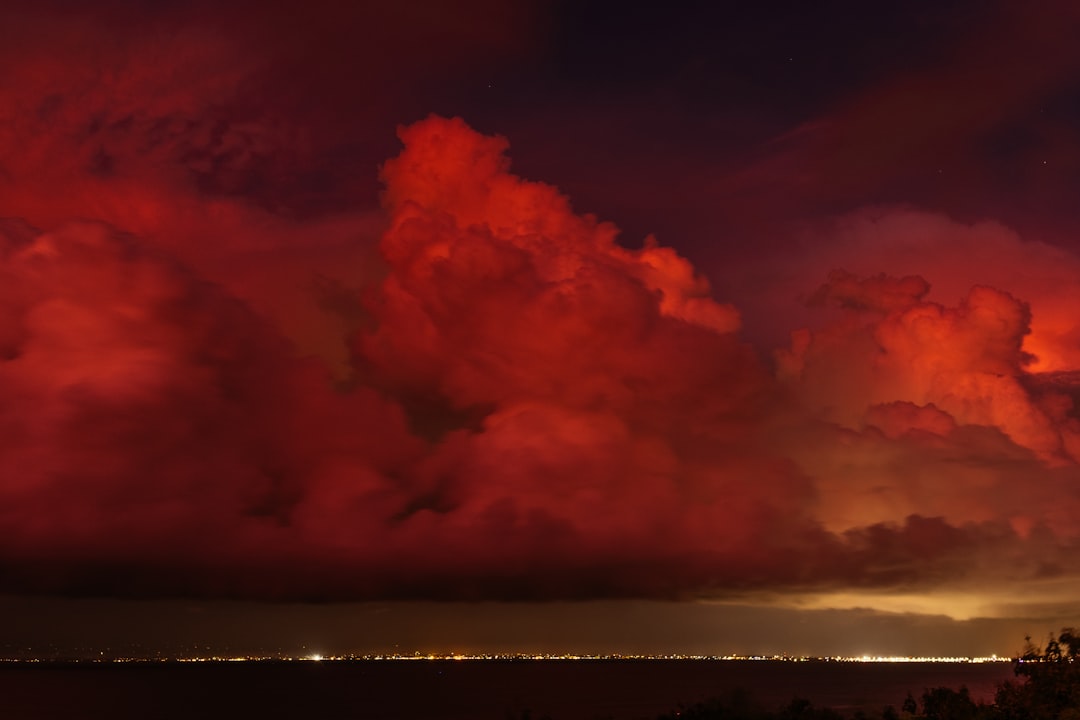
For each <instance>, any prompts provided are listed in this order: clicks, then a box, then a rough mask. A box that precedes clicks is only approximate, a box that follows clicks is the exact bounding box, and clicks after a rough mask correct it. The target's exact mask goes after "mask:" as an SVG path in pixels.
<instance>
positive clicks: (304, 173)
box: [0, 8, 1080, 612]
mask: <svg viewBox="0 0 1080 720" xmlns="http://www.w3.org/2000/svg"><path fill="white" fill-rule="evenodd" d="M193 12H196V13H197V12H200V11H198V10H195V11H193ZM365 12H367V11H365ZM387 12H390V11H389V10H387ZM523 12H524V11H523ZM420 15H421V16H422V17H421V19H419V20H417V19H410V18H406V19H405V20H402V22H403V23H405V22H406V20H407V21H408V22H416V23H419V27H420V30H423V28H424V27H427V28H428V30H431V28H433V27H441V25H440V22H441V21H439V18H438V17H435V15H437V12H436V9H434V8H427V9H426V10H425V12H423V13H421V14H420ZM65 17H67V18H68V19H67V20H66V21H63V22H59V21H58V22H52V21H53V20H55V19H56V18H55V17H53V16H52V15H47V14H46V15H41V16H39V15H35V14H34V13H30V12H27V13H24V14H21V15H19V16H18V17H17V18H16V17H15V16H12V18H13V19H12V23H11V24H9V25H8V27H9V28H11V27H13V28H16V29H18V30H19V32H17V33H16V32H13V31H10V30H9V31H8V32H7V33H6V35H11V38H9V39H11V40H12V42H10V43H7V44H6V45H4V47H3V49H2V50H0V59H5V58H6V59H7V60H9V61H10V62H9V63H5V65H10V66H11V68H12V72H11V75H10V82H8V83H6V84H5V85H4V87H3V88H0V107H2V108H3V110H0V216H2V217H3V219H2V220H0V537H2V538H3V540H0V570H2V572H0V589H3V590H5V591H9V592H29V591H50V592H60V593H110V594H131V595H191V594H194V595H205V596H219V595H226V596H233V597H246V598H275V599H312V598H315V599H366V598H402V597H410V598H423V599H428V598H459V599H460V598H471V599H479V598H491V599H507V598H512V599H534V600H549V599H557V598H558V599H566V598H575V599H576V598H598V597H627V596H629V597H655V598H661V597H662V598H680V597H733V596H746V595H754V596H756V597H760V596H762V595H763V594H771V593H779V594H780V595H782V596H785V597H795V596H796V595H797V594H798V593H803V592H813V593H816V594H818V595H820V596H827V595H829V594H830V593H833V594H843V593H853V592H859V593H864V594H865V595H864V596H866V595H872V594H873V593H875V592H884V591H899V590H902V591H904V592H909V593H918V592H922V591H923V590H928V589H947V590H949V591H950V592H951V593H953V594H954V595H956V594H963V593H969V594H971V593H987V594H989V595H992V596H993V597H995V598H998V601H999V602H1000V603H1002V604H1007V603H1008V602H1010V601H1011V600H1014V599H1015V598H1016V597H1017V595H1016V594H1015V593H1014V591H1013V590H1012V588H1014V587H1016V586H1018V584H1021V583H1030V582H1041V583H1046V584H1047V586H1050V585H1053V586H1054V587H1058V588H1064V589H1061V590H1058V591H1054V592H1059V593H1061V594H1064V593H1066V592H1067V591H1068V590H1067V589H1068V588H1069V587H1071V585H1070V583H1072V582H1073V580H1074V579H1075V578H1076V577H1077V576H1078V572H1080V568H1078V567H1077V562H1076V561H1075V560H1074V559H1073V558H1074V556H1075V544H1076V542H1077V525H1076V522H1075V518H1076V516H1077V511H1078V510H1080V491H1078V490H1077V488H1080V473H1078V459H1080V416H1078V412H1077V409H1076V402H1077V400H1078V399H1080V379H1078V376H1077V371H1078V370H1080V353H1078V351H1077V347H1078V345H1077V343H1076V338H1077V337H1078V336H1080V334H1078V333H1080V330H1078V328H1077V325H1076V321H1075V315H1074V313H1073V312H1072V308H1073V307H1075V304H1076V302H1075V301H1076V299H1077V298H1078V297H1080V284H1078V283H1077V282H1076V280H1075V278H1076V277H1080V275H1077V273H1076V271H1077V270H1078V269H1080V259H1078V258H1077V257H1076V256H1075V255H1073V254H1071V253H1069V252H1067V251H1065V250H1062V249H1059V248H1055V247H1052V246H1050V245H1046V244H1042V243H1039V242H1036V241H1031V240H1026V239H1022V238H1020V237H1019V236H1017V235H1016V233H1014V232H1012V231H1011V230H1009V229H1008V228H1006V227H1004V226H1002V225H1000V224H997V223H994V222H990V221H987V222H982V223H976V224H973V225H966V224H961V223H958V222H956V221H954V220H952V219H950V218H948V217H945V216H943V215H940V214H935V213H930V212H926V211H922V210H918V209H913V208H901V207H892V206H889V207H872V208H863V209H861V210H857V211H853V212H849V213H846V214H841V215H838V216H835V217H831V218H830V219H828V220H827V221H822V222H819V223H817V224H815V225H813V226H808V227H806V228H804V237H803V238H802V242H803V245H804V246H805V247H809V248H812V252H802V253H793V254H791V256H790V257H791V259H789V260H787V261H785V262H782V263H779V265H778V269H777V271H776V272H774V273H772V274H771V275H767V276H765V275H763V277H765V278H766V279H765V280H763V281H761V282H760V283H758V284H757V285H755V287H753V288H752V291H751V292H749V293H748V294H747V297H748V298H749V300H748V302H749V304H750V305H752V306H753V308H754V312H751V313H743V312H740V309H739V307H737V305H738V303H739V301H738V300H736V301H726V300H722V299H719V298H718V297H717V294H716V293H714V291H713V289H712V288H711V287H710V283H709V281H708V279H707V278H706V275H705V273H703V272H701V271H700V270H699V269H698V268H695V267H694V265H693V264H692V263H691V262H690V261H689V260H688V259H687V258H686V257H684V256H683V255H680V253H679V252H677V251H676V250H675V249H674V248H672V247H670V246H668V245H664V244H661V241H660V240H657V239H654V238H652V237H649V238H647V239H646V240H645V241H644V242H643V243H641V244H640V245H638V244H635V243H632V242H627V241H624V240H623V239H621V238H620V237H619V235H618V229H617V228H616V227H615V226H614V225H613V224H611V223H609V222H606V221H603V220H601V219H598V218H596V217H594V216H592V215H589V214H584V213H580V212H577V211H576V210H575V209H574V207H573V205H572V204H571V200H570V199H569V198H568V197H566V196H565V195H563V194H562V193H560V191H559V190H558V189H556V188H555V187H552V186H551V185H547V184H544V183H541V182H534V181H530V180H527V179H523V178H521V177H518V176H516V175H515V174H513V173H512V172H511V171H510V164H509V159H508V157H507V151H508V147H509V145H508V142H507V140H506V139H504V138H501V137H497V136H489V135H485V134H483V133H479V132H476V131H474V130H473V129H472V128H470V127H469V126H468V125H467V124H466V123H465V122H464V121H462V120H461V119H448V118H444V117H439V116H430V117H428V118H427V119H425V120H422V121H420V122H415V123H412V124H409V125H405V126H403V127H401V128H400V129H399V138H400V140H401V144H402V148H401V149H400V151H399V152H398V154H397V155H396V156H395V157H391V158H390V159H386V161H385V163H384V164H383V165H382V168H381V175H380V177H381V182H382V195H381V205H380V206H379V207H375V206H374V205H373V204H372V203H370V202H369V201H368V199H367V197H366V196H365V195H364V194H363V192H362V189H363V187H364V183H365V182H367V181H366V180H359V179H357V178H355V177H352V176H351V175H350V173H353V174H355V172H356V170H355V167H356V165H355V163H358V162H359V160H360V159H363V158H365V157H367V155H368V154H370V153H371V152H372V151H371V150H370V149H366V150H363V151H361V150H358V149H357V147H356V145H357V144H358V143H360V144H362V142H361V141H366V138H367V135H365V134H364V133H367V134H372V133H376V132H377V133H380V134H385V135H386V138H385V139H380V140H379V141H378V142H375V141H372V142H373V143H374V145H376V146H379V147H382V144H387V145H388V144H389V136H390V133H389V132H385V128H384V127H383V126H381V125H379V126H378V130H377V131H376V130H373V129H371V128H364V127H360V128H356V129H353V130H352V132H355V133H356V134H357V137H360V138H361V140H356V139H355V138H352V137H351V136H350V134H349V133H350V130H349V129H347V128H343V127H341V126H340V122H339V121H335V120H334V119H333V117H332V116H334V112H331V110H332V109H333V108H332V109H331V110H326V111H320V110H319V109H318V104H317V103H315V102H313V101H312V100H311V97H310V95H311V94H312V93H313V92H314V90H313V89H312V88H317V87H321V86H322V85H320V83H323V84H325V85H327V86H329V85H333V84H334V83H337V82H339V81H340V80H341V78H340V77H338V76H337V75H335V74H334V72H331V71H329V70H319V71H318V72H321V73H325V74H323V75H319V74H318V73H316V71H315V70H312V72H313V73H316V74H315V75H314V76H313V79H312V88H307V89H306V90H305V89H304V83H303V82H301V81H300V80H298V79H297V78H296V77H293V76H290V75H289V74H288V73H285V72H284V69H285V68H293V72H295V68H296V67H297V62H298V61H297V59H296V58H295V57H293V55H292V54H293V53H294V52H295V51H296V48H297V47H301V46H304V43H302V42H300V41H299V40H297V41H296V44H289V43H283V44H281V46H280V47H278V46H277V45H276V44H275V42H274V38H280V37H284V36H287V34H288V33H287V32H286V28H285V25H286V19H283V18H276V19H275V17H273V16H272V17H269V18H265V19H263V20H261V21H260V22H262V23H264V24H263V25H260V26H258V27H257V28H255V29H253V30H250V31H247V32H244V33H239V34H237V31H236V29H235V28H232V29H228V28H230V27H231V25H230V23H235V22H236V21H237V20H236V18H231V19H230V17H229V16H221V22H222V23H223V25H221V27H218V29H214V27H215V26H213V25H212V24H206V23H203V24H198V23H196V24H191V25H185V26H184V27H185V28H187V29H185V30H184V31H183V32H180V33H175V32H170V33H165V32H157V33H155V32H152V31H150V32H147V33H145V34H138V33H131V32H127V31H123V30H113V29H110V28H112V25H108V24H107V23H106V24H101V23H99V24H100V27H99V26H98V25H95V26H94V31H93V32H91V33H81V32H79V28H80V27H83V24H85V23H86V22H95V21H92V20H91V19H88V18H80V17H77V16H76V15H74V14H68V15H65ZM110 17H111V16H110ZM366 19H368V18H367V16H366V15H364V13H362V12H361V13H359V14H358V15H357V16H356V17H352V18H351V21H354V22H355V23H357V24H363V22H364V21H366ZM435 21H439V22H435ZM425 23H428V24H425ZM492 23H493V28H492V29H491V31H490V32H485V33H484V36H485V37H486V38H488V41H486V42H485V43H478V44H476V51H475V53H474V55H475V56H474V55H469V56H468V57H465V56H462V57H461V58H459V59H458V61H457V62H460V63H462V67H472V66H473V65H474V64H475V63H476V62H477V61H478V60H477V58H482V57H488V56H506V55H512V54H514V53H515V52H518V51H519V49H520V45H521V42H524V41H525V40H526V39H527V35H528V32H527V31H526V27H527V26H528V23H524V22H523V21H522V18H521V17H518V16H517V15H516V14H510V15H506V16H503V15H498V16H493V19H492ZM316 24H317V23H316ZM117 27H119V26H117ZM140 27H149V26H145V25H140ZM222 27H224V28H226V29H228V32H226V30H222V29H221V28H222ZM316 30H320V28H317V27H316V28H314V29H312V28H309V29H308V30H307V31H309V32H315V31H316ZM30 31H36V32H39V33H44V32H46V31H47V32H48V33H50V37H52V38H54V39H58V40H65V42H67V45H66V46H67V47H68V50H67V51H66V54H65V55H64V56H63V57H59V56H54V55H52V54H51V53H49V52H47V51H46V50H45V49H43V48H44V47H45V46H44V45H36V44H33V43H28V42H27V41H25V40H23V41H21V42H17V41H16V38H17V37H24V36H26V37H28V36H30V35H32V33H31V32H30ZM297 32H300V30H298V31H297ZM469 32H471V31H469V30H468V28H461V29H459V33H464V34H465V35H468V34H469ZM436 35H437V33H436ZM102 37H109V38H111V39H112V42H111V43H101V42H100V39H101V38H102ZM335 37H336V36H335ZM407 37H408V40H409V42H410V43H412V45H410V47H412V46H413V45H415V46H417V47H419V45H423V43H419V41H418V40H417V38H424V37H428V35H425V33H424V32H420V31H419V30H418V31H417V33H413V34H408V35H407ZM80 38H82V39H80ZM86 38H91V39H90V40H88V39H86ZM493 38H496V39H493ZM294 40H296V39H295V38H294ZM333 42H336V43H338V44H339V45H340V44H342V43H344V42H345V39H342V38H338V39H336V40H334V41H333ZM432 42H433V44H432V46H431V47H430V48H428V49H427V50H426V52H427V53H428V55H427V56H423V53H422V52H421V51H420V50H416V52H417V53H420V55H419V56H423V57H430V56H433V55H437V54H438V52H439V48H440V47H442V46H441V45H440V44H439V43H442V42H448V41H447V40H446V39H445V38H441V39H438V42H435V41H434V40H433V41H432ZM331 45H333V43H331ZM393 45H394V43H393V42H391V41H390V40H384V41H383V44H382V45H381V46H380V45H377V44H376V45H373V49H372V50H371V51H370V52H371V53H376V51H377V50H379V48H380V47H382V48H383V49H386V50H387V51H388V52H390V51H392V47H391V46H393ZM266 46H274V47H275V48H276V49H275V50H274V51H273V52H271V51H269V50H267V47H266ZM255 47H258V48H261V50H260V51H259V52H253V51H252V48H255ZM332 49H333V48H330V49H328V50H327V51H326V52H327V53H328V54H329V55H332V54H333V52H332ZM414 49H416V48H414ZM339 50H340V48H339ZM394 57H397V59H398V60H399V61H400V62H398V63H397V65H395V67H396V72H398V73H400V77H396V79H395V78H384V79H378V80H373V79H372V80H366V81H365V82H366V83H368V85H365V86H364V88H365V89H367V90H371V92H370V93H369V94H370V95H372V96H380V97H384V96H385V94H382V93H381V91H382V90H385V91H386V93H391V94H393V93H394V92H397V93H401V90H400V88H401V87H404V86H406V85H407V83H405V82H404V81H403V80H402V78H404V79H405V80H409V81H410V82H421V80H420V79H419V78H420V77H421V76H422V75H423V74H424V68H425V67H426V63H424V62H420V60H417V59H416V58H415V57H413V58H412V60H411V62H412V63H413V64H410V62H406V58H404V57H399V56H396V55H395V56H394ZM410 57H411V56H410ZM252 58H259V60H258V62H255V61H253V60H252ZM421 59H422V57H421ZM301 64H302V63H301ZM427 64H430V63H427ZM221 69H225V70H226V71H224V72H222V71H221ZM335 72H337V71H335ZM275 83H279V84H280V88H279V87H278V85H276V84H275ZM384 85H385V88H383V86H384ZM374 86H378V87H374ZM375 90H380V92H375ZM278 91H280V92H278ZM271 97H272V98H275V99H274V100H273V101H270V100H269V98H271ZM334 102H335V103H346V100H343V99H341V98H338V99H337V100H334ZM348 102H351V103H353V104H360V102H361V101H360V100H358V99H356V98H353V99H352V100H349V101H348ZM349 107H350V108H351V109H350V110H349V112H348V113H346V114H347V115H348V116H349V117H352V118H356V117H360V115H362V113H359V111H356V108H355V107H353V106H352V105H350V106H349ZM297 108H301V109H297ZM856 111H858V112H864V111H863V110H859V108H855V109H853V110H852V111H851V112H852V113H855V114H858V112H856ZM373 112H374V111H373ZM866 112H868V111H866ZM369 120H370V118H369ZM371 122H372V124H373V125H378V123H376V122H375V121H374V120H371ZM316 130H317V132H315V131H316ZM380 137H381V135H380ZM365 153H366V154H365ZM338 157H341V158H345V159H346V160H347V161H348V162H346V161H345V160H341V161H339V160H336V159H335V158H338ZM350 163H352V164H350ZM364 167H365V170H364V172H368V170H367V168H371V164H369V165H365V166H364ZM372 174H373V168H372ZM662 240H666V239H662ZM746 267H747V268H750V269H752V268H754V267H755V266H754V265H753V263H752V262H751V261H750V259H749V258H748V261H747V265H746ZM748 277H755V278H756V277H759V276H758V275H756V274H755V275H752V276H751V275H748ZM778 278H779V279H778ZM748 282H752V281H748ZM800 298H801V299H800ZM763 307H767V308H770V309H771V313H770V314H769V315H770V316H769V317H763V316H764V315H765V313H763V312H761V308H763ZM789 308H790V310H789ZM789 312H790V314H789ZM795 318H797V319H795ZM757 322H761V323H763V324H766V325H769V326H770V328H769V331H768V332H766V333H764V334H766V335H769V334H771V335H775V334H777V331H778V330H779V331H782V332H783V334H784V335H785V336H786V335H787V334H788V333H789V332H790V337H791V340H790V342H789V343H786V344H785V346H784V347H782V348H780V349H779V350H777V351H776V352H775V353H773V354H771V355H770V353H768V352H766V351H765V350H763V349H762V348H760V347H754V346H753V345H752V344H751V343H750V341H749V340H748V338H755V337H759V336H761V334H762V333H760V332H759V331H760V328H759V327H757V326H756V325H754V323H757ZM991 589H992V590H993V592H990V590H991ZM957 612H960V611H959V610H957Z"/></svg>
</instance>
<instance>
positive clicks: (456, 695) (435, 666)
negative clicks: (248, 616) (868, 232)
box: [0, 660, 1013, 720]
mask: <svg viewBox="0 0 1080 720" xmlns="http://www.w3.org/2000/svg"><path fill="white" fill-rule="evenodd" d="M1012 677H1013V670H1012V665H1011V664H1009V663H993V664H951V663H950V664H946V663H833V662H817V661H811V662H780V661H738V660H588V661H555V660H545V661H486V660H472V661H459V662H455V661H381V662H380V661H348V662H345V661H339V662H293V663H284V662H280V663H279V662H260V663H163V664H131V663H126V664H78V665H45V664H4V665H2V666H0V718H5V719H11V720H22V719H24V718H64V719H65V720H67V719H68V718H86V719H87V720H94V719H101V720H133V719H134V718H140V719H141V718H147V717H156V718H184V719H185V720H187V719H188V718H194V717H198V718H205V719H207V720H214V719H217V718H237V717H244V718H254V719H257V720H263V719H267V718H305V717H308V718H314V717H334V718H358V719H359V718H362V719H363V720H488V719H491V720H507V718H515V720H517V719H518V718H522V717H525V716H526V713H528V715H531V717H532V718H534V719H537V718H541V717H544V716H550V718H551V719H552V720H594V719H596V718H613V719H614V720H638V719H639V718H649V719H650V720H651V719H652V718H656V717H657V715H659V714H662V713H668V712H672V711H673V710H675V709H677V708H678V707H679V705H680V704H685V705H690V704H692V703H695V702H699V701H701V700H704V699H706V698H709V697H713V696H716V695H720V694H722V693H724V692H725V691H728V690H731V689H733V688H737V687H742V688H745V689H746V690H748V691H750V692H751V693H752V694H753V695H754V696H755V697H756V698H758V699H759V700H760V701H761V702H762V703H763V704H764V705H767V706H777V705H780V704H783V703H787V702H789V701H790V700H791V699H792V698H793V697H796V696H797V697H801V698H806V699H809V700H810V701H812V702H813V703H814V705H816V706H819V707H820V706H828V707H832V708H834V709H837V710H840V711H841V712H843V713H844V714H846V715H850V714H853V713H854V712H855V711H856V710H858V709H863V710H866V711H868V712H871V713H880V711H881V709H882V707H883V706H885V705H894V706H896V707H899V706H900V704H901V703H902V702H903V700H904V698H905V696H906V695H907V693H908V692H911V693H912V694H914V695H916V696H918V695H919V694H920V693H922V691H923V690H924V689H926V688H931V687H936V686H948V687H954V688H955V687H960V686H961V685H966V686H967V687H968V688H969V690H970V691H971V696H972V698H973V699H976V700H985V701H992V700H993V695H994V690H995V687H996V685H997V683H999V682H1000V681H1002V680H1006V679H1011V678H1012Z"/></svg>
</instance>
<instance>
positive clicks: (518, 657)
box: [0, 653, 1014, 663]
mask: <svg viewBox="0 0 1080 720" xmlns="http://www.w3.org/2000/svg"><path fill="white" fill-rule="evenodd" d="M373 660H374V661H400V660H406V661H416V660H433V661H447V660H458V661H467V660H504V661H546V660H714V661H715V660H765V661H781V662H848V663H991V662H1012V661H1013V660H1014V658H1005V657H999V656H997V655H990V656H987V657H964V656H954V657H941V656H916V657H909V656H904V655H887V656H886V655H859V656H839V655H837V656H829V657H803V656H791V655H682V654H670V655H622V654H608V655H587V654H543V653H540V654H517V653H515V654H480V655H472V654H460V653H450V654H435V653H430V654H419V653H415V654H412V655H396V654H390V655H321V654H318V653H315V654H310V655H300V656H289V655H238V656H221V655H205V656H192V657H173V658H169V657H154V658H146V657H108V658H95V659H92V660H83V661H80V660H77V659H72V660H60V662H95V663H101V662H107V663H124V662H143V663H145V662H323V661H326V662H349V661H353V662H355V661H373ZM0 662H20V663H24V662H44V663H49V662H58V660H56V659H51V658H10V657H9V658H0Z"/></svg>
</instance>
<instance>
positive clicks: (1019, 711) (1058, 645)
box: [995, 628, 1080, 720]
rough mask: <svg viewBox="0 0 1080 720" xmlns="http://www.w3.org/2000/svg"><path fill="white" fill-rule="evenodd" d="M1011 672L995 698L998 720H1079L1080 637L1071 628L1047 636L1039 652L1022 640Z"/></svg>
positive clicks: (1037, 648)
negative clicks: (1011, 676)
mask: <svg viewBox="0 0 1080 720" xmlns="http://www.w3.org/2000/svg"><path fill="white" fill-rule="evenodd" d="M1026 641H1027V644H1026V646H1025V647H1024V652H1023V654H1021V655H1020V657H1019V658H1017V660H1016V666H1015V667H1014V669H1013V670H1014V672H1015V673H1016V675H1017V677H1022V678H1024V682H1005V683H1002V684H1001V685H1000V686H999V687H998V691H997V695H996V696H995V700H996V701H997V702H996V706H997V717H998V718H1000V720H1080V635H1078V634H1077V631H1076V630H1074V629H1073V628H1065V629H1063V630H1062V631H1061V632H1060V633H1059V634H1058V636H1057V637H1056V638H1055V637H1054V636H1053V635H1051V636H1050V638H1049V640H1048V641H1047V643H1046V648H1045V649H1041V648H1039V647H1037V646H1035V645H1034V644H1032V642H1031V638H1030V637H1028V638H1026Z"/></svg>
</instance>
